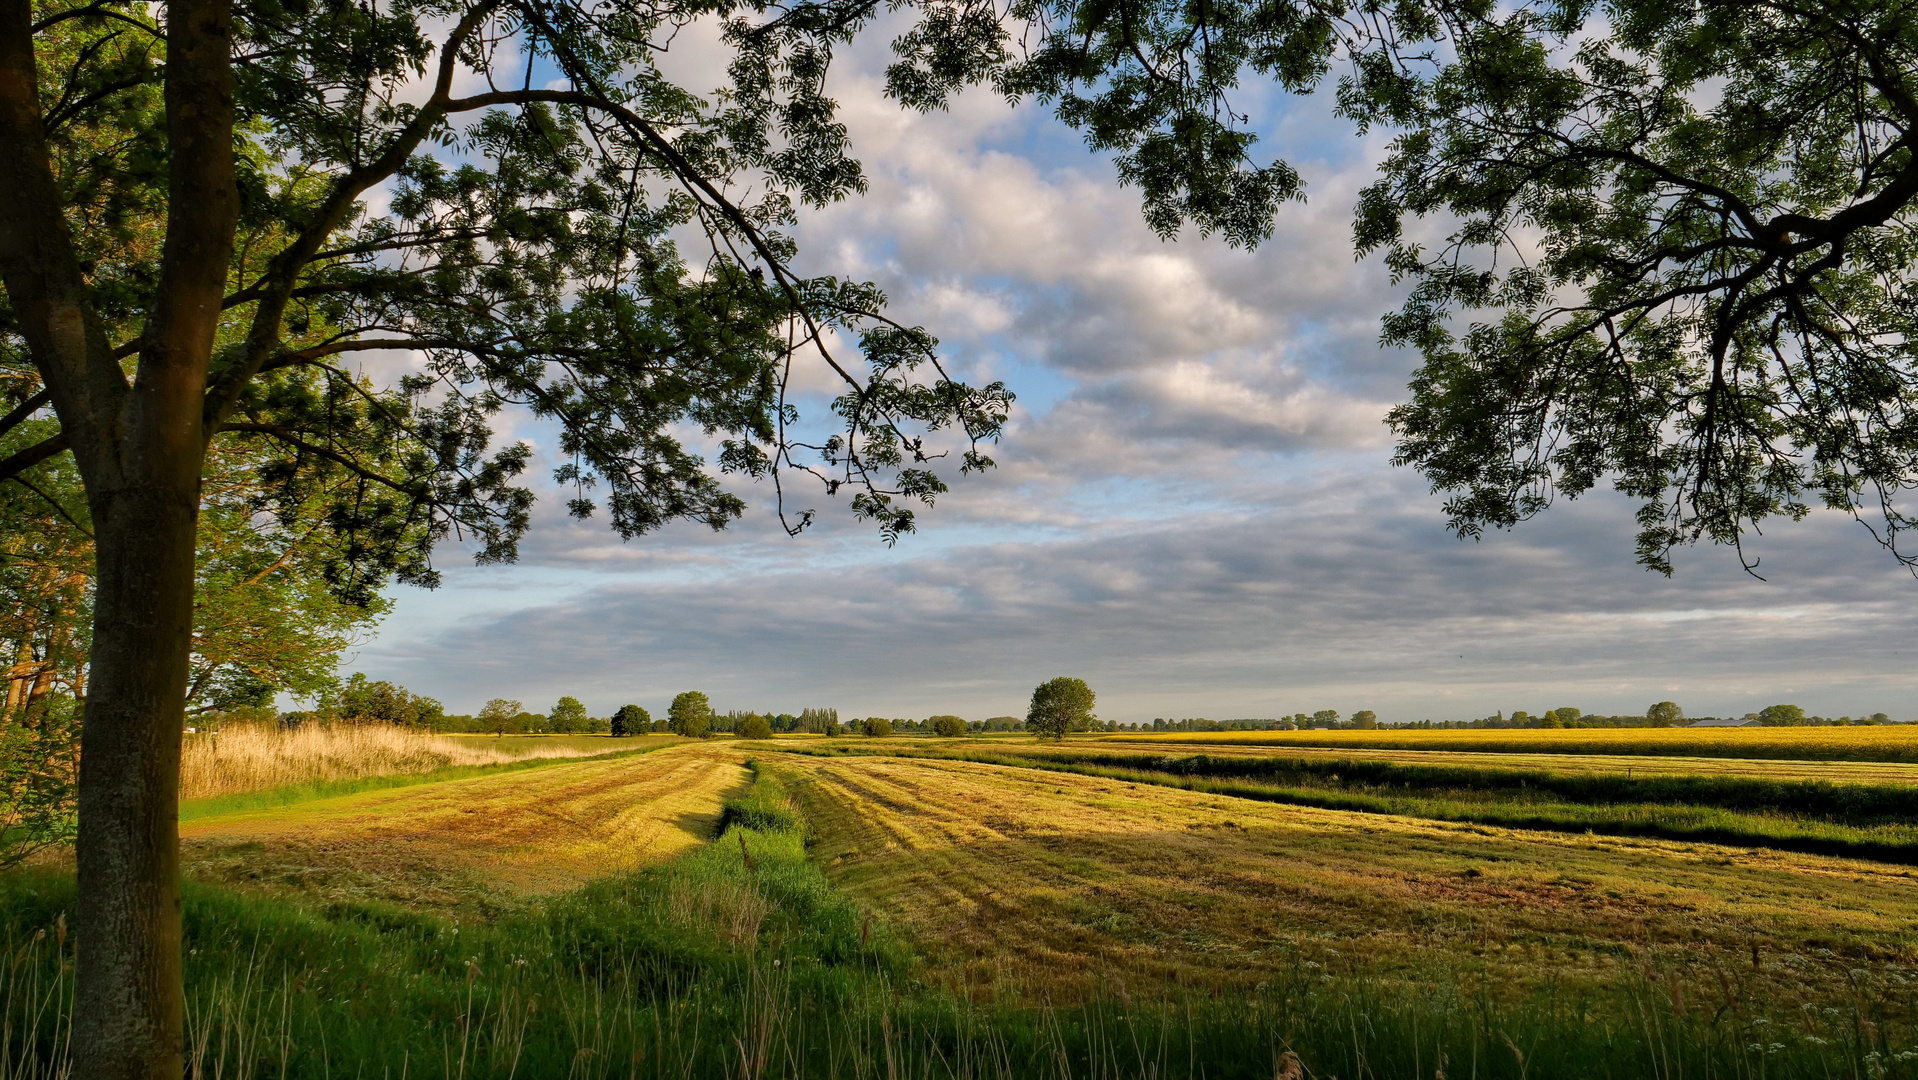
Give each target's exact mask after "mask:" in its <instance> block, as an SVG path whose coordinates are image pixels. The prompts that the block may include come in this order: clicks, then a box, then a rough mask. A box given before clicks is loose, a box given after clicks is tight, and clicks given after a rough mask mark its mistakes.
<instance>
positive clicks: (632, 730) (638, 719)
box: [612, 705, 653, 737]
mask: <svg viewBox="0 0 1918 1080" xmlns="http://www.w3.org/2000/svg"><path fill="white" fill-rule="evenodd" d="M652 729H653V718H652V715H651V714H649V713H648V712H647V711H646V710H645V709H642V708H640V707H639V706H637V705H621V706H620V707H619V711H617V712H615V713H613V721H612V732H613V734H614V735H615V736H619V737H624V736H627V735H644V734H646V733H647V732H649V731H651V730H652Z"/></svg>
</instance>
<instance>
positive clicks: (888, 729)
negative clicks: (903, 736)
mask: <svg viewBox="0 0 1918 1080" xmlns="http://www.w3.org/2000/svg"><path fill="white" fill-rule="evenodd" d="M859 733H860V734H861V735H866V736H869V737H871V738H875V739H883V738H885V737H886V736H888V735H891V734H892V721H891V720H888V719H886V718H885V717H883V716H868V717H866V719H865V720H864V721H863V722H862V723H860V725H859Z"/></svg>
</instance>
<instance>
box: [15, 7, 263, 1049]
mask: <svg viewBox="0 0 1918 1080" xmlns="http://www.w3.org/2000/svg"><path fill="white" fill-rule="evenodd" d="M33 15H34V11H33V4H32V0H0V148H4V149H3V150H0V273H4V275H5V282H6V288H7V299H8V301H9V302H10V303H11V304H12V306H13V309H14V312H15V314H16V315H17V317H18V320H19V326H20V333H21V335H22V336H23V337H24V338H25V339H26V342H27V345H28V347H29V349H30V350H31V354H32V356H33V361H34V364H35V366H36V367H38V368H39V370H40V372H41V374H42V375H43V376H44V377H45V379H46V384H47V390H48V392H49V393H50V395H51V399H52V403H53V407H54V410H55V412H57V413H58V414H59V417H60V422H61V434H60V436H59V437H58V439H56V440H49V441H47V442H46V443H43V444H41V451H42V456H43V457H44V456H46V455H47V454H51V453H55V452H58V450H59V449H62V448H70V449H71V450H72V451H73V455H74V460H75V462H76V463H77V464H78V465H79V467H80V475H81V477H82V479H83V480H84V481H85V484H86V490H87V502H88V505H89V506H90V507H91V509H92V512H93V526H94V536H95V541H96V542H95V547H94V553H95V558H96V560H97V567H98V573H97V576H96V578H95V580H96V583H97V584H96V589H97V592H96V599H95V606H94V618H93V627H94V629H93V653H92V657H91V667H92V672H91V680H90V681H91V684H92V685H91V686H89V687H88V694H87V704H86V713H85V717H84V721H83V724H82V728H81V738H80V745H81V759H80V784H79V787H80V831H79V842H78V845H77V847H78V854H79V868H80V907H79V912H78V918H77V919H76V922H75V926H74V930H75V937H76V943H77V948H78V971H77V981H78V987H77V993H76V999H75V1002H74V1023H73V1046H74V1055H75V1061H74V1066H75V1075H77V1076H81V1077H86V1078H87V1080H179V1078H180V1076H181V1073H182V1071H183V1068H184V1065H183V1060H182V1058H183V1055H182V1049H183V1042H184V1039H185V1032H184V1023H183V1021H184V1013H185V1008H184V1003H185V996H186V995H185V988H184V987H183V986H182V984H181V970H180V966H181V965H180V883H179V865H180V850H179V833H180V829H179V802H178V798H179V786H180V778H179V772H180V734H181V726H182V723H183V721H184V719H185V708H186V679H187V660H188V655H189V652H190V650H191V648H192V631H193V623H192V619H193V554H194V550H193V549H194V526H195V522H196V519H197V517H198V514H199V501H200V469H201V466H202V464H203V462H204V459H205V455H206V420H205V416H204V414H205V411H206V402H205V395H206V384H207V369H208V365H209V362H210V359H211V357H212V353H213V341H214V337H215V334H216V331H217V329H218V326H219V318H220V311H221V301H222V298H223V297H224V295H225V289H226V278H227V272H228V268H229V266H230V259H231V256H232V251H233V231H234V223H235V221H236V219H237V216H238V210H239V191H238V188H237V187H236V186H235V183H234V172H233V114H234V106H233V80H232V70H231V63H232V33H233V12H232V9H231V6H230V0H168V2H167V4H166V8H165V18H166V30H167V44H166V63H167V67H166V87H165V101H166V125H167V164H168V176H167V224H166V241H165V246H164V249H163V250H162V252H161V257H160V275H159V279H158V281H157V283H156V288H155V290H154V295H153V299H152V303H151V306H150V307H149V309H148V313H147V318H146V322H145V324H144V326H143V327H142V331H141V334H140V337H139V340H138V342H137V345H138V350H139V352H138V356H139V361H138V364H137V365H136V367H135V370H134V373H133V378H132V380H131V381H130V382H129V380H128V378H127V372H126V370H125V368H124V367H123V366H122V361H121V360H120V358H119V354H118V353H117V352H116V350H115V346H114V344H113V343H112V342H110V341H109V340H108V339H107V336H106V331H105V328H104V326H103V325H102V324H101V322H100V320H99V319H98V318H96V317H95V315H94V312H93V311H92V308H91V305H90V301H89V298H88V292H87V282H86V277H85V272H84V270H83V269H82V267H81V265H80V263H79V260H78V258H77V256H76V255H75V253H74V248H73V242H72V236H71V235H70V233H69V232H68V229H67V225H66V220H65V216H64V215H65V208H64V206H63V205H62V201H61V195H60V191H59V187H58V185H57V184H56V183H55V180H54V175H53V169H52V161H51V158H50V157H49V155H48V149H47V144H46V135H45V131H44V129H43V127H42V124H41V109H42V107H43V103H42V102H41V100H40V90H39V86H38V79H39V74H38V71H39V69H38V63H37V61H36V60H35V57H34V47H33V34H32V23H33ZM19 456H20V455H15V457H16V458H18V457H19ZM34 460H39V458H35V459H34Z"/></svg>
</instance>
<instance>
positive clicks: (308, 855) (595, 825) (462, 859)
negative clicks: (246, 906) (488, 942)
mask: <svg viewBox="0 0 1918 1080" xmlns="http://www.w3.org/2000/svg"><path fill="white" fill-rule="evenodd" d="M746 779H747V774H746V772H745V770H743V769H742V768H740V766H739V755H738V754H737V753H734V752H730V751H728V750H727V749H725V748H724V747H721V746H716V745H712V744H705V743H697V742H695V743H692V744H689V745H679V746H673V747H666V748H663V749H659V750H657V751H655V752H651V753H643V754H639V753H635V754H623V755H616V756H605V757H596V758H584V759H575V760H572V761H568V762H563V763H556V764H553V765H550V766H544V765H543V766H539V767H536V768H521V769H507V770H489V771H488V772H486V773H485V774H484V775H480V776H474V777H467V778H462V779H451V780H441V781H440V782H437V783H416V784H411V785H408V786H405V787H401V788H391V789H382V790H371V791H363V792H359V793H357V794H350V795H342V796H337V797H334V798H326V799H311V800H307V801H304V802H298V803H292V804H289V805H285V806H269V807H260V808H254V809H242V810H229V812H227V813H223V814H219V815H214V816H201V817H196V818H194V819H192V820H189V821H186V822H184V823H183V824H182V826H181V839H182V856H183V860H184V864H185V867H186V869H187V871H188V873H189V874H192V875H194V876H197V877H199V878H201V879H202V880H207V881H219V882H224V883H227V884H231V885H234V886H236V887H239V888H242V889H245V890H248V891H258V892H268V893H272V894H274V895H293V896H308V897H319V898H323V899H325V900H327V901H329V902H346V903H357V902H361V901H381V902H390V903H400V904H406V905H409V906H412V907H415V908H421V909H430V910H437V911H443V912H448V913H455V912H457V913H460V914H463V915H481V916H488V915H490V914H491V913H496V912H498V911H500V910H505V909H512V908H516V907H519V906H523V905H524V903H525V902H526V901H527V898H529V897H537V896H543V895H551V894H555V893H559V892H563V891H566V890H570V889H574V888H577V887H579V886H580V884H581V883H583V882H584V881H587V880H589V879H591V878H593V877H596V876H604V875H608V874H618V873H627V872H631V871H634V870H637V869H640V868H642V867H644V866H647V865H650V864H656V863H659V862H663V861H666V860H668V859H670V858H673V857H675V856H677V855H680V854H682V853H684V852H685V851H686V850H688V849H690V848H692V847H695V846H698V845H700V844H703V843H704V842H705V841H706V840H707V839H708V838H709V837H710V836H711V835H712V831H713V827H714V824H715V823H716V822H717V821H718V820H719V818H720V815H721V804H722V801H723V800H724V799H725V798H726V797H727V796H728V795H730V794H731V793H733V792H734V791H735V790H736V789H738V788H740V787H742V786H743V785H744V783H745V781H746Z"/></svg>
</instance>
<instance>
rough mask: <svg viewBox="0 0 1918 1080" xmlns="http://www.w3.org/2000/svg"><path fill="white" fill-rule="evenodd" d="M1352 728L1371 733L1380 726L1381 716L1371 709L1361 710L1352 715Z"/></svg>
mask: <svg viewBox="0 0 1918 1080" xmlns="http://www.w3.org/2000/svg"><path fill="white" fill-rule="evenodd" d="M1352 726H1353V727H1355V728H1358V729H1359V730H1361V731H1370V730H1372V729H1373V728H1376V727H1378V726H1379V714H1378V713H1375V712H1373V711H1372V710H1370V709H1360V710H1359V711H1358V712H1355V713H1353V714H1352Z"/></svg>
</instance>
